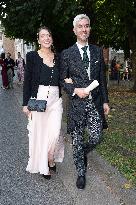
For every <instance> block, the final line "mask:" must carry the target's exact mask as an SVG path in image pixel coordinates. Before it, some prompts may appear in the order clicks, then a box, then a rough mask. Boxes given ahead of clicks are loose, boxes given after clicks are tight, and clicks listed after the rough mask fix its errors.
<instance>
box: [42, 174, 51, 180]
mask: <svg viewBox="0 0 136 205" xmlns="http://www.w3.org/2000/svg"><path fill="white" fill-rule="evenodd" d="M42 176H43V177H44V178H45V179H48V180H49V179H51V175H44V174H43V175H42Z"/></svg>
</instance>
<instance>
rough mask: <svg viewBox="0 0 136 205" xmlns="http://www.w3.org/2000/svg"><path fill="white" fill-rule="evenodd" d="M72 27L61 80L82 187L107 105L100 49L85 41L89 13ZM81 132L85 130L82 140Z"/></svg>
mask: <svg viewBox="0 0 136 205" xmlns="http://www.w3.org/2000/svg"><path fill="white" fill-rule="evenodd" d="M73 31H74V33H75V35H76V37H77V42H76V43H75V44H74V45H73V46H72V47H70V48H68V49H66V50H64V51H63V52H62V54H61V83H62V86H63V88H64V90H65V91H66V92H67V94H68V95H69V97H70V101H69V111H68V132H69V133H70V134H71V136H72V142H73V157H74V163H75V165H76V169H77V174H78V177H77V181H76V186H77V188H79V189H84V188H85V185H86V178H85V174H86V170H87V154H88V152H89V151H90V150H92V149H93V148H94V147H95V146H96V145H97V144H98V143H99V142H100V139H101V135H102V129H103V116H104V114H108V113H109V106H108V92H107V87H106V79H105V74H104V60H103V54H102V49H101V48H99V47H98V46H95V45H89V44H88V38H89V35H90V19H89V17H88V16H87V15H85V14H80V15H77V16H76V17H75V18H74V21H73ZM93 80H97V81H98V82H99V86H98V87H97V88H95V89H94V90H93V91H92V92H91V93H90V92H88V93H87V92H86V90H85V88H86V87H87V86H88V85H89V84H90V83H91V82H92V81H93ZM84 133H88V138H87V139H86V140H85V142H84V135H85V134H84Z"/></svg>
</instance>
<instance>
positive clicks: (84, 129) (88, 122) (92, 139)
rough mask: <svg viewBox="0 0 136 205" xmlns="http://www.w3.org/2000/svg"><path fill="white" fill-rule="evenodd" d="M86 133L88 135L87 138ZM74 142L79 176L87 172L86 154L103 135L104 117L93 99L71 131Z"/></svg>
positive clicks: (74, 153)
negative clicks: (102, 117)
mask: <svg viewBox="0 0 136 205" xmlns="http://www.w3.org/2000/svg"><path fill="white" fill-rule="evenodd" d="M86 135H87V136H88V137H87V139H84V138H86ZM71 136H72V142H73V158H74V163H75V166H76V170H77V174H78V176H84V175H85V172H86V168H85V164H84V156H85V155H86V154H87V153H88V152H89V151H90V150H92V148H93V147H95V146H96V145H97V144H98V143H99V141H100V139H101V136H102V119H101V116H100V115H99V113H98V111H97V110H96V108H95V105H94V103H93V102H92V100H90V99H89V100H88V101H87V104H86V108H85V112H84V114H83V116H82V118H81V120H80V122H78V123H77V125H76V126H75V129H74V130H73V132H72V133H71Z"/></svg>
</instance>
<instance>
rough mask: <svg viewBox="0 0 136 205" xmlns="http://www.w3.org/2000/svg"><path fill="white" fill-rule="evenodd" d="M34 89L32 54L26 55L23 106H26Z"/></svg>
mask: <svg viewBox="0 0 136 205" xmlns="http://www.w3.org/2000/svg"><path fill="white" fill-rule="evenodd" d="M31 91H32V55H31V53H27V55H26V67H25V70H24V84H23V106H26V105H27V103H28V101H29V99H30V97H31Z"/></svg>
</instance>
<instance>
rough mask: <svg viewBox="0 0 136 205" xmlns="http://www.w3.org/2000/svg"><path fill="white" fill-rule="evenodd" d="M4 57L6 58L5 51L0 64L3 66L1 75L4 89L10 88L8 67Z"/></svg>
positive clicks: (0, 58)
mask: <svg viewBox="0 0 136 205" xmlns="http://www.w3.org/2000/svg"><path fill="white" fill-rule="evenodd" d="M4 59H5V53H2V54H1V57H0V65H1V67H2V70H1V75H2V84H3V86H2V88H3V89H8V84H9V83H8V75H7V67H6V63H5V62H4Z"/></svg>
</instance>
